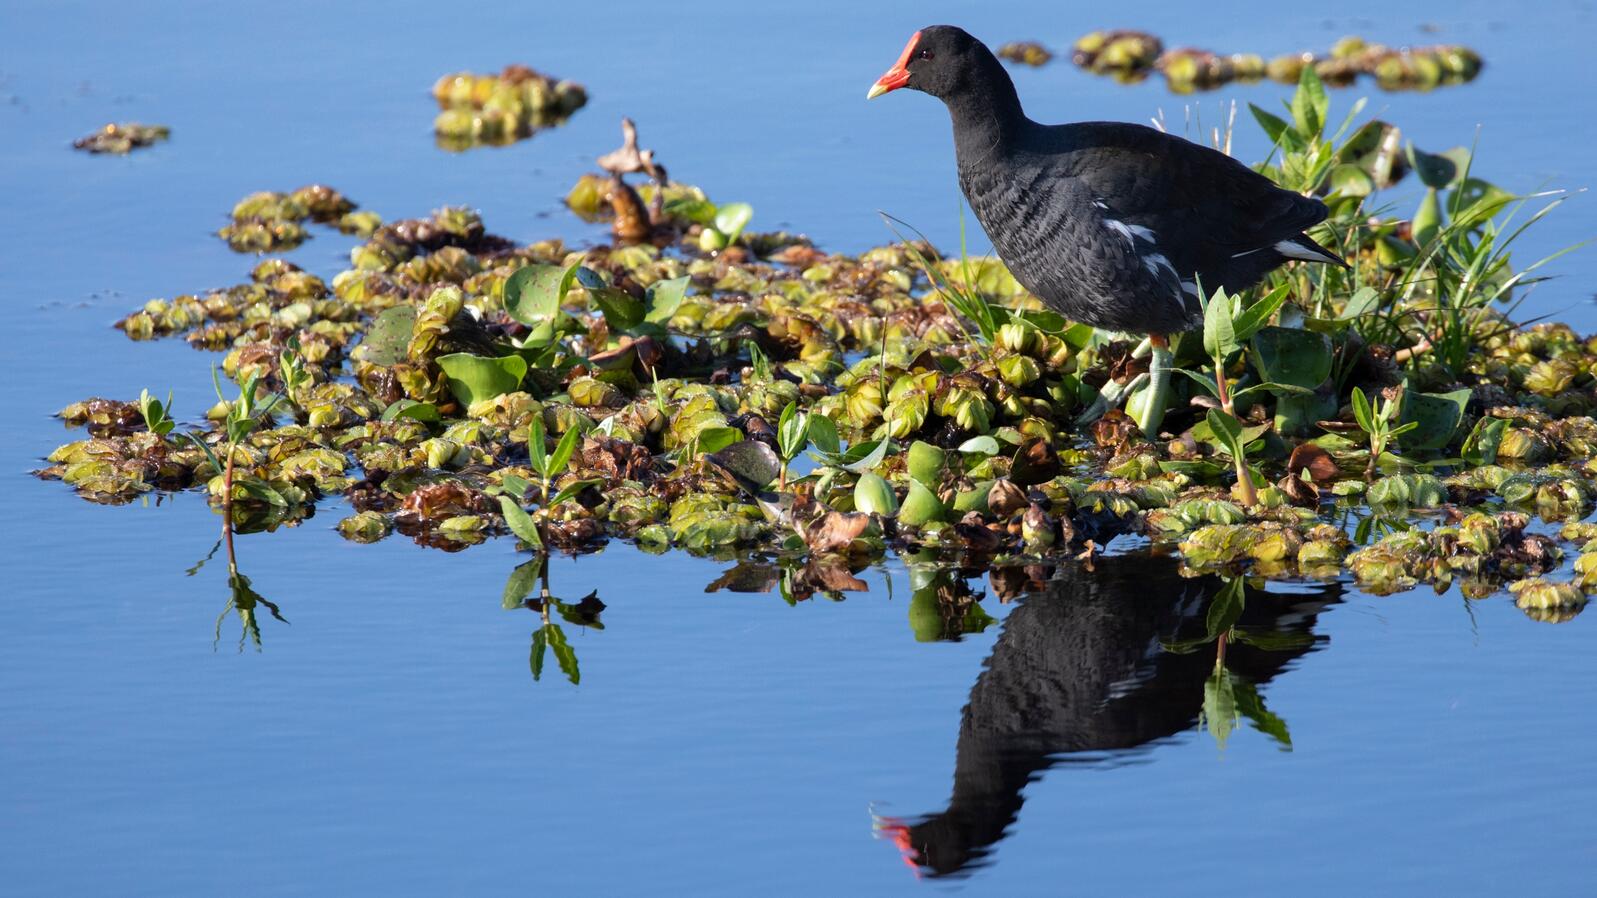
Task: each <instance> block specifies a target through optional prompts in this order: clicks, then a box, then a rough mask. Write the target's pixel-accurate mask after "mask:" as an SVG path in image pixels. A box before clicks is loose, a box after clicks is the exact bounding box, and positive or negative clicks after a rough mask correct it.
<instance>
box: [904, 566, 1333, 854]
mask: <svg viewBox="0 0 1597 898" xmlns="http://www.w3.org/2000/svg"><path fill="white" fill-rule="evenodd" d="M1340 595H1341V586H1340V585H1339V584H1334V583H1333V584H1324V585H1317V588H1316V589H1314V590H1313V591H1308V592H1299V593H1294V594H1281V593H1267V592H1264V591H1262V590H1255V589H1252V588H1251V587H1248V586H1247V585H1245V584H1244V582H1243V581H1241V580H1232V581H1226V580H1222V579H1221V578H1219V577H1202V578H1195V579H1192V578H1184V577H1182V576H1181V575H1180V574H1179V572H1178V569H1177V564H1176V562H1175V561H1174V560H1172V559H1169V558H1159V557H1145V556H1144V557H1126V556H1122V557H1116V558H1107V559H1101V560H1099V561H1098V562H1097V563H1096V564H1095V565H1093V566H1091V567H1087V566H1081V565H1073V566H1068V567H1064V568H1062V569H1061V570H1060V571H1059V573H1058V574H1057V575H1056V576H1055V577H1054V579H1052V580H1051V581H1050V582H1049V583H1048V584H1047V587H1046V588H1045V589H1044V590H1042V591H1040V592H1034V593H1031V594H1030V595H1028V596H1027V597H1026V598H1024V599H1023V600H1022V601H1021V603H1020V604H1019V606H1018V607H1016V608H1015V609H1014V610H1013V611H1012V612H1010V614H1009V616H1008V617H1007V618H1006V619H1005V621H1004V624H1003V631H1002V633H1001V635H1000V636H999V638H998V642H997V644H996V645H995V646H994V647H993V652H992V655H991V656H990V657H988V659H987V661H986V662H985V664H984V670H983V671H982V673H981V675H980V676H979V677H978V678H977V680H976V685H975V686H973V687H972V688H971V691H970V702H969V704H967V705H966V706H965V709H964V714H963V716H962V718H961V720H960V727H959V741H958V748H957V753H956V756H955V759H954V791H953V796H952V798H951V799H950V800H949V803H948V807H947V808H946V809H944V810H943V811H940V812H938V813H935V814H930V815H928V816H925V817H923V818H920V819H918V820H915V821H902V820H896V819H887V818H883V819H880V820H878V821H877V826H878V829H879V831H880V832H882V833H883V834H884V835H886V836H888V837H890V838H892V839H893V840H894V841H895V842H896V843H897V844H898V847H899V849H900V850H901V851H902V852H903V854H904V857H905V860H906V861H907V862H908V863H910V864H911V865H912V866H913V867H914V868H915V869H916V870H917V873H921V874H925V875H928V876H932V877H943V876H956V875H959V874H962V873H968V872H970V870H971V868H973V867H975V866H978V865H980V864H981V863H983V861H984V859H985V858H986V857H987V855H988V854H989V853H990V852H991V851H992V848H993V846H994V845H995V844H996V843H997V842H998V841H999V840H1001V839H1002V838H1003V837H1004V835H1005V833H1006V832H1007V831H1008V829H1009V827H1010V826H1012V825H1013V824H1014V823H1015V822H1016V820H1017V819H1018V817H1019V814H1020V809H1021V805H1022V804H1023V803H1024V802H1025V798H1024V796H1023V794H1022V793H1023V791H1024V790H1025V788H1026V786H1027V784H1028V783H1030V782H1032V781H1033V780H1035V779H1038V778H1039V777H1040V776H1041V775H1042V774H1043V773H1044V772H1046V771H1047V770H1048V769H1049V768H1051V767H1053V766H1055V765H1056V764H1060V763H1062V762H1064V761H1066V760H1067V759H1069V756H1072V755H1083V756H1085V755H1087V753H1096V754H1098V755H1099V756H1101V755H1103V754H1107V755H1109V756H1111V757H1113V756H1116V755H1123V754H1125V753H1129V752H1133V751H1136V750H1138V749H1142V748H1145V747H1147V746H1149V745H1150V743H1154V742H1156V741H1157V740H1160V739H1164V738H1166V737H1169V736H1173V735H1175V734H1177V733H1180V732H1182V731H1184V730H1188V729H1191V728H1192V727H1193V726H1195V725H1197V724H1198V723H1200V721H1201V722H1202V723H1203V724H1205V726H1206V727H1207V729H1208V730H1209V732H1210V733H1211V734H1212V735H1213V736H1214V738H1215V739H1216V741H1218V742H1219V743H1220V745H1221V747H1222V748H1223V747H1224V744H1225V740H1226V738H1227V737H1228V736H1229V735H1230V733H1231V731H1232V730H1233V729H1234V728H1235V726H1237V725H1238V724H1239V723H1241V722H1243V721H1246V722H1247V723H1249V724H1251V725H1252V726H1253V727H1254V728H1255V729H1258V730H1260V731H1261V732H1264V733H1265V734H1266V735H1269V736H1270V737H1272V738H1273V739H1275V740H1276V741H1277V742H1278V743H1279V744H1281V746H1282V747H1283V748H1284V749H1288V750H1289V749H1290V747H1291V738H1290V735H1289V734H1288V732H1287V728H1286V724H1285V722H1284V721H1283V720H1282V719H1281V718H1280V717H1278V716H1276V715H1275V714H1273V713H1271V712H1270V711H1268V710H1267V709H1266V708H1265V707H1264V703H1263V700H1262V699H1261V698H1260V697H1259V695H1258V692H1257V691H1256V687H1258V686H1261V685H1263V684H1265V683H1267V682H1269V681H1270V680H1271V679H1273V678H1274V677H1275V676H1277V675H1278V674H1280V673H1282V672H1283V671H1285V670H1286V669H1287V668H1288V667H1289V665H1290V664H1291V663H1292V662H1293V661H1294V660H1295V659H1296V658H1298V657H1299V656H1301V655H1303V654H1305V653H1307V652H1309V651H1311V650H1312V649H1314V648H1315V647H1316V645H1317V644H1318V643H1321V642H1323V641H1324V639H1325V637H1316V636H1315V634H1314V632H1313V627H1314V624H1315V619H1316V616H1317V615H1318V614H1319V612H1320V611H1321V610H1323V609H1324V608H1326V607H1327V606H1328V605H1330V604H1333V603H1335V602H1336V601H1338V600H1339V598H1340Z"/></svg>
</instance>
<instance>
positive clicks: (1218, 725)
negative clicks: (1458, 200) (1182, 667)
mask: <svg viewBox="0 0 1597 898" xmlns="http://www.w3.org/2000/svg"><path fill="white" fill-rule="evenodd" d="M1304 68H1305V69H1307V68H1308V67H1307V66H1305V67H1304ZM1203 719H1204V724H1205V726H1206V727H1207V728H1208V730H1209V735H1211V736H1213V737H1214V741H1215V743H1216V744H1218V745H1219V746H1220V748H1221V750H1222V751H1223V750H1224V749H1225V744H1226V742H1227V740H1229V739H1230V738H1231V733H1232V731H1234V730H1235V729H1236V728H1237V700H1236V693H1235V692H1234V691H1233V689H1232V681H1231V675H1230V674H1229V673H1227V672H1226V669H1225V668H1223V667H1218V666H1217V667H1215V669H1214V674H1213V675H1212V676H1210V677H1209V678H1208V679H1207V680H1205V681H1204V682H1203Z"/></svg>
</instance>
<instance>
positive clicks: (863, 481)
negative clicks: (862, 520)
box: [854, 471, 898, 517]
mask: <svg viewBox="0 0 1597 898" xmlns="http://www.w3.org/2000/svg"><path fill="white" fill-rule="evenodd" d="M854 509H855V510H856V511H862V512H864V513H866V514H879V515H881V516H882V517H892V516H893V515H895V514H897V513H898V497H897V496H896V495H894V493H893V487H892V486H891V485H890V484H888V482H887V481H886V480H884V479H883V478H882V477H881V476H880V475H878V474H873V473H871V472H869V471H867V472H865V473H864V474H861V475H860V478H859V481H858V482H857V483H855V484H854Z"/></svg>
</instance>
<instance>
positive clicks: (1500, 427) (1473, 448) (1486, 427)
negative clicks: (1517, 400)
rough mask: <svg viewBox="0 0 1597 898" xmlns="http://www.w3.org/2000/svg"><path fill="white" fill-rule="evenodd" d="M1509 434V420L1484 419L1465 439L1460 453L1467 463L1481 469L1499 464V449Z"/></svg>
mask: <svg viewBox="0 0 1597 898" xmlns="http://www.w3.org/2000/svg"><path fill="white" fill-rule="evenodd" d="M1507 432H1508V419H1507V418H1482V419H1480V420H1479V421H1476V422H1475V428H1474V429H1473V430H1471V431H1470V432H1469V436H1467V437H1465V438H1464V448H1463V449H1462V450H1460V451H1459V455H1460V456H1461V457H1463V459H1464V461H1465V462H1468V463H1469V464H1470V465H1473V466H1476V467H1479V466H1482V465H1495V464H1497V448H1498V447H1499V446H1501V445H1502V444H1503V435H1504V434H1505V433H1507Z"/></svg>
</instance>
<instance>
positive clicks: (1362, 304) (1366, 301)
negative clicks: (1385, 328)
mask: <svg viewBox="0 0 1597 898" xmlns="http://www.w3.org/2000/svg"><path fill="white" fill-rule="evenodd" d="M1380 307H1381V294H1380V293H1379V292H1377V291H1376V289H1375V288H1374V287H1360V288H1359V289H1358V290H1356V291H1354V293H1353V295H1352V296H1350V297H1348V301H1347V303H1346V304H1345V305H1343V306H1342V314H1341V315H1339V316H1337V317H1339V318H1343V319H1353V318H1362V317H1364V316H1365V315H1369V314H1371V313H1373V312H1376V311H1378V310H1379V309H1380Z"/></svg>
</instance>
